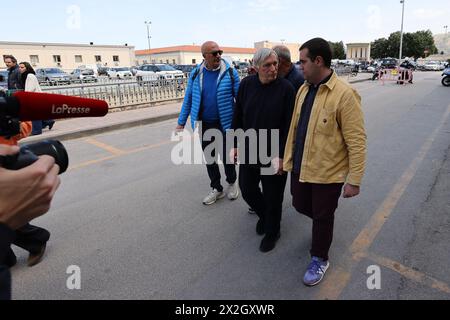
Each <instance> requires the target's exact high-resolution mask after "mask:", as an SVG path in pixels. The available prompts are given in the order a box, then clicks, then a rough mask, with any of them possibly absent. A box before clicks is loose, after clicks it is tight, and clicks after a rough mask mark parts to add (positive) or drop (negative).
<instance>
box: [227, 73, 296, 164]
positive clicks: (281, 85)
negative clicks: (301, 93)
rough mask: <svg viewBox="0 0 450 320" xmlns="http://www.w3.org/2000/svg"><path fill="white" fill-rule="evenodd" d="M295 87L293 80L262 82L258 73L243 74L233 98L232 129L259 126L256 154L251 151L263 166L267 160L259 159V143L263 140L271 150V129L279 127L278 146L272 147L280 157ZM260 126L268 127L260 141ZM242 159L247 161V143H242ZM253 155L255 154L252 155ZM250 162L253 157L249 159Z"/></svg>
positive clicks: (285, 137) (257, 128)
mask: <svg viewBox="0 0 450 320" xmlns="http://www.w3.org/2000/svg"><path fill="white" fill-rule="evenodd" d="M294 103H295V90H294V88H293V86H292V84H291V83H290V82H289V81H288V80H286V79H277V80H275V81H273V82H272V83H270V84H266V85H264V84H262V83H261V81H260V80H259V77H258V75H253V76H249V77H247V78H245V79H244V80H242V82H241V86H240V88H239V93H238V97H237V99H236V108H235V112H234V117H233V126H232V128H233V129H234V130H238V129H242V130H244V131H247V130H249V129H256V130H258V134H257V139H258V148H256V149H258V155H253V159H255V158H257V159H258V162H257V163H251V164H258V165H263V166H266V165H267V164H266V163H261V162H260V160H261V159H260V157H259V146H261V145H260V142H263V143H265V144H266V146H267V149H266V150H267V151H268V152H267V155H269V154H272V146H271V140H270V132H271V131H272V130H279V134H280V136H279V138H280V141H279V150H276V151H275V150H273V151H274V152H277V153H278V157H280V158H283V156H284V149H285V146H286V140H287V136H288V133H289V128H290V126H291V120H292V113H293V111H294ZM261 129H265V130H268V133H269V135H268V137H266V139H267V140H266V142H264V141H262V140H261V139H262V137H261V136H260V131H259V130H261ZM242 147H244V148H245V155H246V159H241V160H245V161H246V163H247V164H249V150H250V148H249V144H248V142H246V143H245V146H242V145H241V146H240V148H242ZM255 156H256V157H255ZM252 162H253V161H252Z"/></svg>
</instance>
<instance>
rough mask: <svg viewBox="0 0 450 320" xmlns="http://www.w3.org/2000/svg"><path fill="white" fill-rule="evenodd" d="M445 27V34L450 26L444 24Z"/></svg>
mask: <svg viewBox="0 0 450 320" xmlns="http://www.w3.org/2000/svg"><path fill="white" fill-rule="evenodd" d="M444 29H445V34H447V29H448V26H444Z"/></svg>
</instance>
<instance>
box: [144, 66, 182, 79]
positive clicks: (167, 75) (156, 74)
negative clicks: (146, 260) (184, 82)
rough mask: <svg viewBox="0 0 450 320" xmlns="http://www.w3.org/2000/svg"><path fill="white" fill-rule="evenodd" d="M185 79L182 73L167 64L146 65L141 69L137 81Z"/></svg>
mask: <svg viewBox="0 0 450 320" xmlns="http://www.w3.org/2000/svg"><path fill="white" fill-rule="evenodd" d="M183 78H184V74H183V72H182V71H180V70H177V69H175V68H174V67H171V66H169V65H166V64H145V65H143V66H141V67H139V70H138V71H137V73H136V79H137V81H138V82H140V81H156V80H177V79H178V80H180V79H183Z"/></svg>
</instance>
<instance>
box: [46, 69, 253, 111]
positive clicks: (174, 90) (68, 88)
mask: <svg viewBox="0 0 450 320" xmlns="http://www.w3.org/2000/svg"><path fill="white" fill-rule="evenodd" d="M246 76H247V75H246V73H244V72H239V77H240V78H241V79H242V78H244V77H246ZM188 77H189V75H187V77H184V78H183V79H174V80H157V81H155V80H152V81H150V80H148V81H146V80H145V79H144V80H143V81H142V80H140V81H138V80H137V79H136V78H134V77H133V78H131V79H129V80H122V79H108V78H106V77H100V78H99V79H98V81H97V82H86V83H84V82H83V83H72V84H69V85H68V84H65V85H57V86H43V88H42V90H43V91H44V92H47V93H54V94H62V95H67V96H76V97H81V98H90V99H99V100H105V101H106V102H108V104H109V107H110V108H111V109H115V108H124V107H132V106H137V105H143V104H151V103H159V102H165V101H171V100H178V99H183V98H184V95H185V90H186V87H187V82H188Z"/></svg>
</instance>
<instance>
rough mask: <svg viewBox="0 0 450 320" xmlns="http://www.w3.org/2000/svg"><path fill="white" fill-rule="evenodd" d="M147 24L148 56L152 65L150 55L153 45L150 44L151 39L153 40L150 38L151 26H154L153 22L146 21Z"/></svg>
mask: <svg viewBox="0 0 450 320" xmlns="http://www.w3.org/2000/svg"><path fill="white" fill-rule="evenodd" d="M145 24H146V25H147V39H148V51H149V52H148V56H149V59H150V63H152V58H151V53H150V50H151V49H152V45H151V42H150V39H151V38H152V37H151V36H150V26H151V24H152V22H151V21H145Z"/></svg>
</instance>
